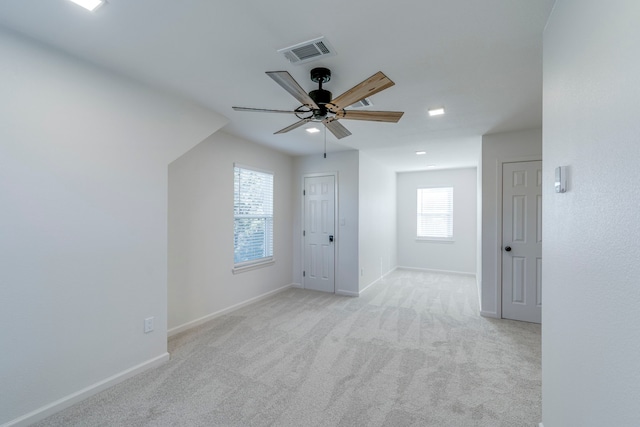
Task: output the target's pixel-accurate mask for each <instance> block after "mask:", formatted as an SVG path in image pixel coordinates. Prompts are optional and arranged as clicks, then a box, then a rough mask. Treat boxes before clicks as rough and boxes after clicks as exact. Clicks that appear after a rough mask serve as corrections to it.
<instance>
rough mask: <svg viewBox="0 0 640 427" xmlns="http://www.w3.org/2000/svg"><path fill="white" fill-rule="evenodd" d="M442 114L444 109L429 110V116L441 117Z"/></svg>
mask: <svg viewBox="0 0 640 427" xmlns="http://www.w3.org/2000/svg"><path fill="white" fill-rule="evenodd" d="M443 114H444V108H433V109H431V110H429V115H430V116H441V115H443Z"/></svg>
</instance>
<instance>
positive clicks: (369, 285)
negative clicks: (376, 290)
mask: <svg viewBox="0 0 640 427" xmlns="http://www.w3.org/2000/svg"><path fill="white" fill-rule="evenodd" d="M397 269H398V267H393V268H392V269H391V270H389V271H387V272H386V273H384V274H383V275H382V276H380V277H378V278H377V279H376V280H374V281H373V282H371V283H369V284H368V285H367V286H365V287H364V288H362V289H360V292H359V293H358V295H362V293H363V292H364V291H366V290H367V289H369V288H370V287H371V286H373V285H375V284H376V283H378V282H380V281H382V280H384V278H385V277H387V276H388V275H390V274H391V273H393V272H394V271H396V270H397Z"/></svg>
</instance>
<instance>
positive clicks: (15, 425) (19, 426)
mask: <svg viewBox="0 0 640 427" xmlns="http://www.w3.org/2000/svg"><path fill="white" fill-rule="evenodd" d="M169 357H170V356H169V353H164V354H161V355H160V356H158V357H154V358H153V359H150V360H147V361H146V362H143V363H141V364H139V365H136V366H134V367H132V368H129V369H127V370H124V371H122V372H120V373H117V374H115V375H112V376H110V377H109V378H105V379H104V380H102V381H98V382H97V383H95V384H93V385H90V386H89V387H85V388H83V389H82V390H80V391H77V392H75V393H72V394H70V395H68V396H65V397H63V398H62V399H58V400H56V401H55V402H52V403H50V404H48V405H45V406H43V407H41V408H38V409H36V410H35V411H31V412H29V413H28V414H25V415H22V416H21V417H18V418H16V419H15V420H12V421H9V422H8V423H6V424H2V426H0V427H24V426H28V425H31V424H33V423H36V422H38V421H41V420H43V419H45V418H47V417H48V416H50V415H53V414H55V413H56V412H60V411H62V410H63V409H66V408H68V407H69V406H72V405H74V404H76V403H78V402H80V401H82V400H85V399H87V398H88V397H91V396H93V395H94V394H97V393H100V392H101V391H103V390H106V389H108V388H109V387H113V386H114V385H116V384H118V383H121V382H122V381H124V380H127V379H129V378H131V377H133V376H135V375H138V374H140V373H142V372H144V371H146V370H148V369H152V368H155V367H157V366H160V365H162V364H163V363H165V362H166V361H168V360H169Z"/></svg>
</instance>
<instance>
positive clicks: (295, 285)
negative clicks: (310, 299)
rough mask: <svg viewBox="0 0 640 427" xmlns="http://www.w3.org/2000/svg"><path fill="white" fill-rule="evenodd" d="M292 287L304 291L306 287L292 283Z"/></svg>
mask: <svg viewBox="0 0 640 427" xmlns="http://www.w3.org/2000/svg"><path fill="white" fill-rule="evenodd" d="M291 287H292V288H296V289H304V286H302V283H292V284H291Z"/></svg>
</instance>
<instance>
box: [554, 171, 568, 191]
mask: <svg viewBox="0 0 640 427" xmlns="http://www.w3.org/2000/svg"><path fill="white" fill-rule="evenodd" d="M566 191H567V167H566V166H558V167H557V168H556V193H564V192H566Z"/></svg>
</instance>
